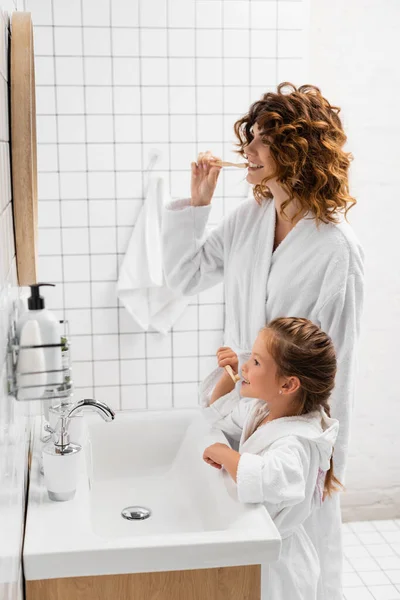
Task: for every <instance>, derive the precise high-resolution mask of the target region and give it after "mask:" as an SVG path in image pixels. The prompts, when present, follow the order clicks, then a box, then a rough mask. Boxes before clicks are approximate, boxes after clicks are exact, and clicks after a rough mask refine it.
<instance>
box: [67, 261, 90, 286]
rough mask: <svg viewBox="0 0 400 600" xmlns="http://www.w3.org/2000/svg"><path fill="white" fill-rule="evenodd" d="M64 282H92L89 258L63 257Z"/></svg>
mask: <svg viewBox="0 0 400 600" xmlns="http://www.w3.org/2000/svg"><path fill="white" fill-rule="evenodd" d="M63 274H64V281H69V282H71V281H90V264H89V256H88V255H82V254H80V255H79V256H78V255H77V256H63Z"/></svg>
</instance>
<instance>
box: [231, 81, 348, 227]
mask: <svg viewBox="0 0 400 600" xmlns="http://www.w3.org/2000/svg"><path fill="white" fill-rule="evenodd" d="M287 90H288V91H289V93H284V92H286V91H287ZM339 112H340V108H338V107H336V106H332V105H331V104H330V103H329V102H328V100H327V99H326V98H324V97H323V96H322V94H321V91H320V90H319V88H317V87H316V86H313V85H302V86H300V87H299V88H296V87H295V86H294V85H293V84H292V83H288V82H285V83H281V84H280V85H279V86H278V90H277V93H274V92H268V93H266V94H264V95H263V96H262V98H261V100H258V101H257V102H254V103H253V104H252V105H251V106H250V109H249V111H248V113H247V114H246V115H244V117H242V118H241V119H239V120H238V121H236V123H235V125H234V131H235V134H236V136H237V138H238V140H239V143H238V144H236V145H237V146H238V147H239V150H236V152H237V153H238V154H240V155H241V156H245V150H246V147H247V146H248V145H249V144H250V143H251V141H252V140H253V139H254V135H253V133H252V127H253V125H254V124H255V123H257V125H258V127H259V129H260V137H261V139H262V142H263V144H266V145H268V146H269V147H270V152H271V156H272V158H273V159H274V162H275V164H276V170H275V172H274V173H273V174H272V175H271V176H269V177H266V178H264V179H263V180H262V182H261V183H260V184H257V185H255V186H254V189H253V193H254V197H255V199H256V201H257V202H258V203H259V204H261V202H262V201H263V200H264V199H265V198H270V199H271V198H272V194H271V192H270V190H269V189H268V181H269V180H270V179H272V178H275V177H276V178H277V181H278V182H279V183H280V184H281V186H282V187H284V189H286V191H287V192H288V194H289V198H288V199H287V200H286V201H285V202H283V204H282V209H281V214H282V215H283V216H286V214H285V208H286V207H287V206H288V205H289V204H290V202H291V201H292V200H293V199H296V200H297V202H298V204H299V205H300V207H301V208H300V210H299V212H298V213H297V215H295V217H294V218H293V220H294V219H295V218H296V217H297V216H298V215H299V214H300V213H301V212H302V211H303V210H306V211H307V212H308V211H310V212H311V213H313V216H314V218H315V219H316V221H317V223H319V222H323V223H328V222H331V223H337V222H338V220H339V218H338V217H339V213H342V212H343V211H344V214H345V218H346V219H347V212H348V211H349V209H350V208H352V206H354V204H356V200H355V198H353V197H352V196H350V194H349V182H348V170H349V166H350V163H351V161H352V160H353V157H352V155H351V154H350V153H349V152H345V151H344V150H343V146H344V144H345V142H346V140H347V137H346V134H345V133H344V131H343V126H342V123H341V120H340V118H339V116H338V115H339Z"/></svg>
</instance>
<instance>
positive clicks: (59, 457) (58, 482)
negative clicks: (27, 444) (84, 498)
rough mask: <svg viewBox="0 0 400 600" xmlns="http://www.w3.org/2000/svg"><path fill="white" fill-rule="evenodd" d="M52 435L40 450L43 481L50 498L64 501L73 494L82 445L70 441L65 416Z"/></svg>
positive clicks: (69, 498)
mask: <svg viewBox="0 0 400 600" xmlns="http://www.w3.org/2000/svg"><path fill="white" fill-rule="evenodd" d="M53 436H54V437H53V439H52V441H50V442H48V443H47V444H46V445H45V446H43V450H42V457H43V472H44V481H45V485H46V487H47V493H48V495H49V498H50V500H54V501H56V502H65V501H66V500H71V499H72V498H73V497H74V496H75V491H76V483H77V476H78V457H79V452H80V451H81V450H82V446H80V445H79V444H73V443H72V442H71V441H70V437H69V433H68V419H67V417H66V416H62V417H61V419H60V428H59V429H58V430H57V431H55V432H54V433H53Z"/></svg>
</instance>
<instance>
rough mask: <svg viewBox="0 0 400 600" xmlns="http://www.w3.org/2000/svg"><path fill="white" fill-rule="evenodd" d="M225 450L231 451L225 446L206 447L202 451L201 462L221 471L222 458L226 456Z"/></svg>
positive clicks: (218, 444)
mask: <svg viewBox="0 0 400 600" xmlns="http://www.w3.org/2000/svg"><path fill="white" fill-rule="evenodd" d="M227 450H231V448H229V446H228V445H227V444H220V443H217V444H213V445H212V446H208V448H206V449H205V450H204V453H203V460H204V461H205V462H206V463H207V464H209V465H211V466H212V467H215V468H216V469H222V465H223V457H224V456H226V451H227Z"/></svg>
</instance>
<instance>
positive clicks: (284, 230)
mask: <svg viewBox="0 0 400 600" xmlns="http://www.w3.org/2000/svg"><path fill="white" fill-rule="evenodd" d="M339 110H340V109H338V108H337V107H334V106H331V105H330V103H329V102H328V101H327V100H326V99H325V98H324V97H323V96H322V95H321V92H320V90H319V89H318V88H316V87H314V86H309V85H307V86H301V87H300V88H298V89H297V88H296V87H295V86H293V85H291V84H287V83H284V84H281V85H279V86H278V90H277V92H276V93H267V94H265V95H264V96H263V97H262V98H261V100H260V101H257V102H255V103H254V104H253V105H252V106H251V107H250V109H249V112H248V113H247V114H246V115H245V116H244V117H243V118H242V119H240V120H239V121H237V122H236V123H235V133H236V135H237V137H238V140H239V143H238V147H239V150H238V152H239V154H241V155H242V156H245V157H246V158H247V160H248V161H249V169H248V175H247V181H248V182H249V183H250V184H252V185H253V186H254V188H253V193H254V198H252V199H250V200H247V201H244V202H243V203H241V204H240V205H239V206H238V207H237V208H236V209H235V210H234V211H233V212H231V213H230V214H229V215H228V216H227V217H225V218H224V219H223V221H222V222H221V223H220V224H219V225H218V226H217V227H216V228H215V229H213V230H212V232H211V233H210V234H209V235H208V237H206V239H204V231H205V227H206V223H207V219H208V216H209V213H210V208H211V207H210V203H211V200H212V196H213V193H214V190H215V186H216V183H217V179H218V176H219V172H220V167H219V166H218V163H217V162H216V160H217V159H215V157H213V156H212V155H211V153H209V152H206V153H204V154H200V155H199V158H198V161H197V164H195V163H192V186H191V188H192V189H191V199H189V200H177V201H174V202H172V203H171V204H169V205H168V206H167V207H166V208H165V210H164V215H163V251H164V269H165V277H166V280H167V283H168V285H169V286H170V287H171V288H173V289H175V290H177V291H180V292H181V293H183V294H188V295H192V294H197V293H199V292H201V291H202V290H205V289H207V288H209V287H211V286H213V285H215V284H217V283H219V282H221V281H224V284H225V298H226V307H225V310H226V319H225V340H224V345H225V346H229V347H230V348H232V349H233V351H234V352H236V354H238V356H239V362H240V365H239V368H240V366H241V364H243V362H244V361H245V360H246V359H247V357H248V353H249V352H250V350H251V344H252V341H253V340H254V339H255V338H256V336H257V333H258V331H259V329H260V328H261V327H263V326H264V325H265V324H266V323H267V322H269V321H271V320H273V319H275V318H278V317H303V318H306V319H309V320H310V321H312V322H313V323H315V324H316V325H317V326H318V327H320V328H321V329H322V330H323V331H325V332H326V333H327V334H328V335H329V336H330V337H331V339H332V341H333V343H334V346H335V350H336V356H337V361H338V372H337V377H336V387H335V390H334V391H333V394H332V398H331V414H332V417H333V418H336V419H338V421H339V423H340V429H339V435H338V438H337V442H336V445H335V455H334V469H335V474H336V476H337V477H338V478H339V480H340V481H341V482H342V483H343V482H344V471H345V464H346V458H347V447H348V441H349V423H350V413H351V407H352V404H353V391H354V379H355V361H356V342H357V340H358V337H359V329H360V317H361V310H362V303H363V251H362V249H361V247H360V245H359V243H358V241H357V239H356V237H355V235H354V233H353V231H352V229H351V228H350V226H349V225H348V223H347V222H346V219H345V216H346V214H347V211H348V210H349V208H351V207H352V206H353V205H354V204H355V200H354V198H352V197H351V196H350V195H349V189H348V170H349V166H350V161H351V155H349V154H348V153H346V152H344V150H343V146H344V144H345V142H346V135H345V133H344V131H343V128H342V124H341V121H340V118H339V116H338V114H339ZM177 232H179V235H177ZM219 375H220V370H219V369H218V370H217V372H216V374H215V376H216V378H218V377H219ZM305 528H306V531H307V533H308V535H309V536H310V538H311V539H312V541H313V543H314V545H315V547H316V550H317V552H318V555H319V559H320V565H321V575H320V579H319V584H318V599H319V600H336V599H339V598H342V590H341V579H342V577H341V572H342V552H341V515H340V504H339V494H335V495H334V496H333V497H332V498H329V497H328V498H326V499H325V501H324V503H323V505H322V507H321V508H320V509H319V510H317V511H315V512H314V513H313V514H312V515H311V516H310V517H309V518H308V519H307V521H306V523H305Z"/></svg>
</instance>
